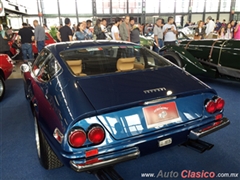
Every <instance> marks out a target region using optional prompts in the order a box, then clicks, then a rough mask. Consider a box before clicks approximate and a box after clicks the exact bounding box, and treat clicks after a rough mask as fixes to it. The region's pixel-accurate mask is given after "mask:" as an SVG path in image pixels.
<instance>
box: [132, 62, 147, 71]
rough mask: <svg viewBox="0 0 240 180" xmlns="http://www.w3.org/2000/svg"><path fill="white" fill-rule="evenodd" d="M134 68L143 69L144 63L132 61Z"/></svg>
mask: <svg viewBox="0 0 240 180" xmlns="http://www.w3.org/2000/svg"><path fill="white" fill-rule="evenodd" d="M134 69H136V70H143V69H145V65H144V64H143V63H140V62H135V63H134Z"/></svg>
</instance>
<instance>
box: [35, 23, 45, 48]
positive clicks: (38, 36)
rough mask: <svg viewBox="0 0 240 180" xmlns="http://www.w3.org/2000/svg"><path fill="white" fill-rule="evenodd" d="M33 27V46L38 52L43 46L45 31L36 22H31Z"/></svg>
mask: <svg viewBox="0 0 240 180" xmlns="http://www.w3.org/2000/svg"><path fill="white" fill-rule="evenodd" d="M33 25H34V27H35V30H34V39H35V46H36V47H37V49H38V52H40V51H41V50H42V49H43V48H44V46H45V29H44V27H42V26H40V25H39V24H38V20H34V21H33Z"/></svg>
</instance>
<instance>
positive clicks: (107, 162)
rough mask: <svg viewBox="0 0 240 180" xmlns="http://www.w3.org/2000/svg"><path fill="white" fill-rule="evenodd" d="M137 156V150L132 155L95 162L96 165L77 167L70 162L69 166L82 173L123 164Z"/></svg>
mask: <svg viewBox="0 0 240 180" xmlns="http://www.w3.org/2000/svg"><path fill="white" fill-rule="evenodd" d="M139 155H140V151H139V150H138V151H137V152H134V153H131V154H128V155H124V156H120V157H117V158H113V159H108V160H105V161H101V162H97V163H94V164H86V165H83V166H78V165H76V164H74V162H73V161H70V165H71V166H72V168H73V169H74V170H75V171H77V172H82V171H88V170H93V169H96V168H101V167H105V166H108V165H112V164H116V163H120V162H123V161H128V160H131V159H135V158H137V157H138V156H139Z"/></svg>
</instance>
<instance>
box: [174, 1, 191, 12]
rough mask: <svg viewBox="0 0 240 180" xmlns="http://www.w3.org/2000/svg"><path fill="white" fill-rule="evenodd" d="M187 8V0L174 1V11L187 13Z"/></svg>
mask: <svg viewBox="0 0 240 180" xmlns="http://www.w3.org/2000/svg"><path fill="white" fill-rule="evenodd" d="M188 10H189V0H178V1H176V12H177V13H187V12H188Z"/></svg>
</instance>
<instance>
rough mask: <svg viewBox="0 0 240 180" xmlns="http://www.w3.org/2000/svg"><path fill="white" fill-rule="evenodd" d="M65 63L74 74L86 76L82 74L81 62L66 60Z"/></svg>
mask: <svg viewBox="0 0 240 180" xmlns="http://www.w3.org/2000/svg"><path fill="white" fill-rule="evenodd" d="M66 62H67V64H68V65H69V67H70V68H71V70H72V72H73V73H74V74H76V75H78V76H86V74H84V73H82V60H67V61H66Z"/></svg>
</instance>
